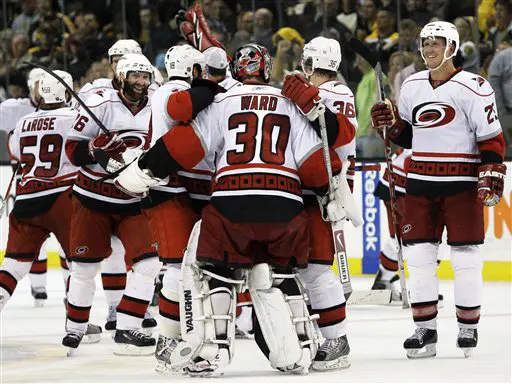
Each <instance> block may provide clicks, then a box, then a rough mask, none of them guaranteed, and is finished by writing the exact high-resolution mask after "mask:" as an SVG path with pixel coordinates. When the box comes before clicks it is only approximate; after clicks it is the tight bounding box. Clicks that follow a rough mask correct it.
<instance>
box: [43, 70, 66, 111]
mask: <svg viewBox="0 0 512 384" xmlns="http://www.w3.org/2000/svg"><path fill="white" fill-rule="evenodd" d="M53 73H55V74H56V75H58V76H60V77H61V78H62V80H64V81H65V83H66V84H67V85H68V86H69V87H70V88H71V89H73V77H71V75H70V74H69V73H67V72H65V71H61V70H55V71H53ZM39 94H40V95H41V98H42V100H43V102H44V103H45V104H60V103H67V102H68V100H67V99H66V87H64V85H62V83H61V82H60V81H59V80H57V79H56V78H54V77H53V76H52V75H50V74H49V73H45V74H44V75H43V77H41V80H39Z"/></svg>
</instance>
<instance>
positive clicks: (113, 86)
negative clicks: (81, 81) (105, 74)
mask: <svg viewBox="0 0 512 384" xmlns="http://www.w3.org/2000/svg"><path fill="white" fill-rule="evenodd" d="M158 87H159V85H158V84H157V83H155V82H153V83H151V84H150V85H149V88H148V97H151V96H153V92H155V91H156V90H157V89H158ZM111 90H116V91H118V90H119V87H118V86H117V83H116V82H115V81H114V79H106V78H101V79H96V80H94V81H92V82H90V83H87V84H85V85H84V86H83V87H82V88H81V89H80V91H79V92H78V97H80V98H81V99H82V100H84V101H85V100H87V99H88V98H89V97H91V96H92V95H94V94H95V93H102V92H105V91H111ZM73 102H74V103H75V104H74V107H78V106H79V104H78V102H77V101H76V100H74V101H73Z"/></svg>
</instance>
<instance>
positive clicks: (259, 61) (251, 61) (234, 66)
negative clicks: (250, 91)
mask: <svg viewBox="0 0 512 384" xmlns="http://www.w3.org/2000/svg"><path fill="white" fill-rule="evenodd" d="M230 64H231V74H232V75H233V78H234V79H235V80H238V81H242V80H243V78H244V77H246V76H261V77H262V78H263V80H264V81H265V82H267V83H268V82H269V81H270V74H271V72H272V56H270V54H269V53H268V51H267V48H265V47H263V46H261V45H257V44H246V45H244V46H242V47H240V48H238V49H237V51H236V52H235V54H234V56H233V60H232V61H231V63H230Z"/></svg>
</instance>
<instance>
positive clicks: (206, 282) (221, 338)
mask: <svg viewBox="0 0 512 384" xmlns="http://www.w3.org/2000/svg"><path fill="white" fill-rule="evenodd" d="M200 226H201V221H199V222H197V223H196V224H195V226H194V228H193V230H192V233H191V235H190V239H189V243H188V246H187V250H186V252H185V256H184V259H183V264H182V268H181V279H180V315H181V316H180V322H181V334H182V338H183V342H181V343H180V344H178V346H177V347H176V349H175V350H174V351H173V352H172V354H171V359H170V360H171V366H172V368H173V369H174V370H176V371H180V370H182V369H184V368H187V367H189V366H193V365H194V363H196V362H197V361H198V360H208V361H212V360H215V359H216V357H217V356H218V354H219V346H223V347H225V348H227V349H228V351H229V352H230V353H228V355H229V360H228V361H227V362H226V361H224V362H223V363H224V364H225V365H227V364H229V362H230V361H231V358H232V356H233V341H234V339H235V318H236V313H235V312H236V292H235V286H237V285H239V284H241V283H243V281H240V280H234V279H233V278H231V277H230V274H231V271H230V270H226V269H222V268H216V269H213V268H210V269H208V267H204V268H203V266H202V265H201V264H198V263H197V261H196V251H197V244H198V241H199V233H200Z"/></svg>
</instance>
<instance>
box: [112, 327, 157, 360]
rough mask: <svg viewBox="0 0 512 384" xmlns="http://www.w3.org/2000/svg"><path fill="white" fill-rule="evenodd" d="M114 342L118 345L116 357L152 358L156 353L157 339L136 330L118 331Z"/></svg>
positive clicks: (115, 352)
mask: <svg viewBox="0 0 512 384" xmlns="http://www.w3.org/2000/svg"><path fill="white" fill-rule="evenodd" d="M114 341H115V343H116V349H115V351H114V355H118V356H151V355H152V354H153V353H154V352H155V345H156V341H155V339H154V338H153V337H149V336H147V335H146V334H145V333H143V332H140V331H137V330H134V329H130V330H128V331H125V330H120V329H118V330H117V331H116V334H115V336H114Z"/></svg>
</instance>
